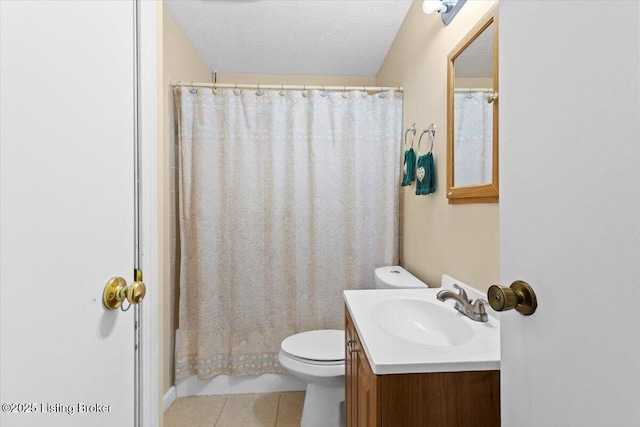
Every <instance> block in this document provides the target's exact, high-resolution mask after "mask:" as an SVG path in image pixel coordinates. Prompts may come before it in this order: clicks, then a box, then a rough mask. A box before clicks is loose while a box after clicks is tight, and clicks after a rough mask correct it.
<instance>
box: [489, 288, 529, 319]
mask: <svg viewBox="0 0 640 427" xmlns="http://www.w3.org/2000/svg"><path fill="white" fill-rule="evenodd" d="M487 299H488V300H489V304H490V305H491V308H493V309H494V310H495V311H507V310H511V309H513V308H515V309H516V311H517V312H518V313H520V314H523V315H525V316H529V315H531V314H533V313H534V312H535V311H536V308H538V301H537V298H536V293H535V292H534V291H533V288H532V287H531V286H530V285H529V284H528V283H527V282H523V281H522V280H516V281H515V282H513V283H512V284H511V286H510V287H508V288H507V287H506V286H498V285H493V286H491V287H490V288H489V290H488V291H487Z"/></svg>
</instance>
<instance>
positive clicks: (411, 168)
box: [402, 148, 416, 187]
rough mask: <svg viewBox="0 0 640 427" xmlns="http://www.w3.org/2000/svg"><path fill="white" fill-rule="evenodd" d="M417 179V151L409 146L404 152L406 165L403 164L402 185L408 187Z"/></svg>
mask: <svg viewBox="0 0 640 427" xmlns="http://www.w3.org/2000/svg"><path fill="white" fill-rule="evenodd" d="M415 179H416V152H415V151H413V148H409V149H408V150H407V151H405V152H404V165H403V166H402V186H403V187H406V186H407V185H411V183H412V182H413V181H414V180H415Z"/></svg>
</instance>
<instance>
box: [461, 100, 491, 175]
mask: <svg viewBox="0 0 640 427" xmlns="http://www.w3.org/2000/svg"><path fill="white" fill-rule="evenodd" d="M453 99H454V117H453V123H454V127H455V129H454V135H455V137H454V141H455V146H454V147H453V152H454V153H455V154H454V156H453V161H454V164H453V168H454V170H455V171H456V173H455V183H454V186H456V187H463V186H467V185H477V184H486V183H489V182H491V181H492V178H493V168H492V165H493V104H489V103H488V102H487V92H471V93H456V94H455V95H454V98H453Z"/></svg>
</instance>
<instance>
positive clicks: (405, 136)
mask: <svg viewBox="0 0 640 427" xmlns="http://www.w3.org/2000/svg"><path fill="white" fill-rule="evenodd" d="M409 132H413V136H412V137H411V148H413V142H414V141H415V140H416V124H415V123H414V124H412V125H411V127H408V128H407V131H406V132H405V133H404V149H405V151H406V150H407V135H408V134H409Z"/></svg>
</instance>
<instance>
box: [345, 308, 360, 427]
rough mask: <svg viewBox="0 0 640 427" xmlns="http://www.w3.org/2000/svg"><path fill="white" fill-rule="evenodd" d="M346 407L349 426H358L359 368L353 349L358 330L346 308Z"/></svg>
mask: <svg viewBox="0 0 640 427" xmlns="http://www.w3.org/2000/svg"><path fill="white" fill-rule="evenodd" d="M345 337H346V342H345V352H344V362H345V370H346V372H345V392H346V399H345V409H346V424H347V427H356V426H357V425H358V418H357V411H356V402H357V396H358V392H357V390H358V370H357V369H356V360H355V358H354V357H353V355H354V354H355V353H354V352H353V351H352V349H353V346H354V345H355V342H356V330H355V327H354V326H353V322H352V321H351V317H350V316H349V312H348V311H347V310H346V309H345Z"/></svg>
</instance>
